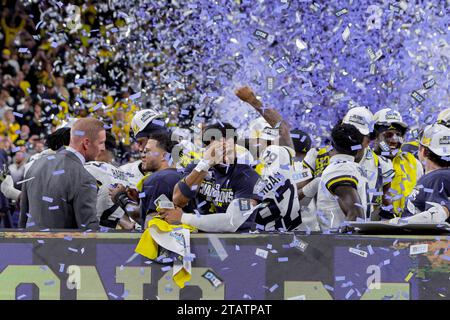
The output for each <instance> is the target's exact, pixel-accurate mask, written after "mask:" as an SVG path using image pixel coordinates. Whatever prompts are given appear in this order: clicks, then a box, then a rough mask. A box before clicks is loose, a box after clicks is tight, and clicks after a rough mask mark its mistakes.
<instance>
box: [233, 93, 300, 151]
mask: <svg viewBox="0 0 450 320" xmlns="http://www.w3.org/2000/svg"><path fill="white" fill-rule="evenodd" d="M235 94H236V96H237V97H238V98H239V99H241V100H242V101H244V102H247V103H248V104H250V105H251V106H252V107H253V108H254V109H255V110H256V111H258V113H259V114H260V115H261V116H262V117H264V119H265V120H266V121H267V122H268V123H269V124H270V125H271V126H272V128H278V129H279V130H280V145H281V146H287V147H290V148H292V149H294V143H293V142H292V138H291V133H290V127H289V124H288V123H287V122H286V121H285V120H284V119H283V117H282V116H281V115H280V113H279V112H278V111H277V110H275V109H274V108H265V107H264V106H263V103H262V102H261V101H260V100H258V98H256V95H255V93H254V92H253V90H252V89H251V88H250V87H242V88H239V89H237V90H236V92H235Z"/></svg>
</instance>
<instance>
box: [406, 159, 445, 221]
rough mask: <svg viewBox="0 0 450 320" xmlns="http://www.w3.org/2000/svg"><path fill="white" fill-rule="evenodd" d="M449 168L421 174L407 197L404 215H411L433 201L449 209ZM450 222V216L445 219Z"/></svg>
mask: <svg viewBox="0 0 450 320" xmlns="http://www.w3.org/2000/svg"><path fill="white" fill-rule="evenodd" d="M449 197H450V169H447V168H443V169H437V170H434V171H432V172H430V173H427V174H425V175H423V176H422V177H421V178H420V179H419V181H417V185H416V187H415V188H414V189H413V191H412V192H411V194H410V195H409V196H408V198H407V202H406V208H405V215H406V216H411V215H414V214H417V213H420V212H423V211H426V210H428V209H430V208H431V207H432V205H431V204H429V203H428V202H435V203H438V204H440V205H442V206H444V207H447V209H448V210H449V211H450V200H449ZM447 222H450V218H449V219H447Z"/></svg>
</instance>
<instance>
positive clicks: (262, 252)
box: [255, 248, 269, 259]
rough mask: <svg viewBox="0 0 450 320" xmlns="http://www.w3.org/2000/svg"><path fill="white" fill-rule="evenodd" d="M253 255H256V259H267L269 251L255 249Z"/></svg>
mask: <svg viewBox="0 0 450 320" xmlns="http://www.w3.org/2000/svg"><path fill="white" fill-rule="evenodd" d="M255 254H256V255H257V256H258V257H261V258H263V259H267V256H268V255H269V251H267V250H263V249H260V248H256V252H255Z"/></svg>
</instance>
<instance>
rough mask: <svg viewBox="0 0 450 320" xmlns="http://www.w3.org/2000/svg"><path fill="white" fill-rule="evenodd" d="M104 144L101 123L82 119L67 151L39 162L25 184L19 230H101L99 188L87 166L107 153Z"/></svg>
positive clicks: (74, 127) (74, 128) (74, 129)
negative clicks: (88, 162) (98, 204)
mask: <svg viewBox="0 0 450 320" xmlns="http://www.w3.org/2000/svg"><path fill="white" fill-rule="evenodd" d="M105 140H106V132H105V129H104V127H103V123H102V122H101V121H99V120H96V119H93V118H82V119H79V120H77V121H76V122H75V123H74V124H73V126H72V129H71V133H70V144H69V146H68V147H67V148H66V149H65V150H62V151H60V152H58V153H56V154H55V155H49V156H45V157H42V158H40V159H38V160H36V162H35V163H34V164H33V165H32V166H31V167H30V169H29V170H28V172H27V173H26V176H25V181H26V180H28V181H26V182H25V183H24V184H23V189H22V194H21V203H20V221H19V227H20V228H25V227H32V226H35V227H38V228H52V229H93V230H95V229H98V227H99V221H98V218H97V210H96V203H97V184H96V180H95V178H94V177H93V176H92V175H91V174H89V173H88V171H87V170H86V169H85V168H84V164H85V162H87V161H93V160H95V158H96V157H97V155H98V154H99V153H100V152H101V151H103V150H104V149H105ZM27 217H30V218H31V220H32V221H30V222H28V223H27Z"/></svg>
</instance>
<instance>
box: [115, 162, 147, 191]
mask: <svg viewBox="0 0 450 320" xmlns="http://www.w3.org/2000/svg"><path fill="white" fill-rule="evenodd" d="M141 163H142V161H141V160H138V161H134V162H130V163H127V164H124V165H122V166H120V167H119V169H120V170H122V171H124V172H125V173H126V174H127V179H128V182H129V183H130V184H131V186H133V187H134V188H136V185H137V184H138V183H139V181H141V179H142V178H143V177H144V174H143V173H142V171H141V170H140V169H139V165H140V164H141Z"/></svg>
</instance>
